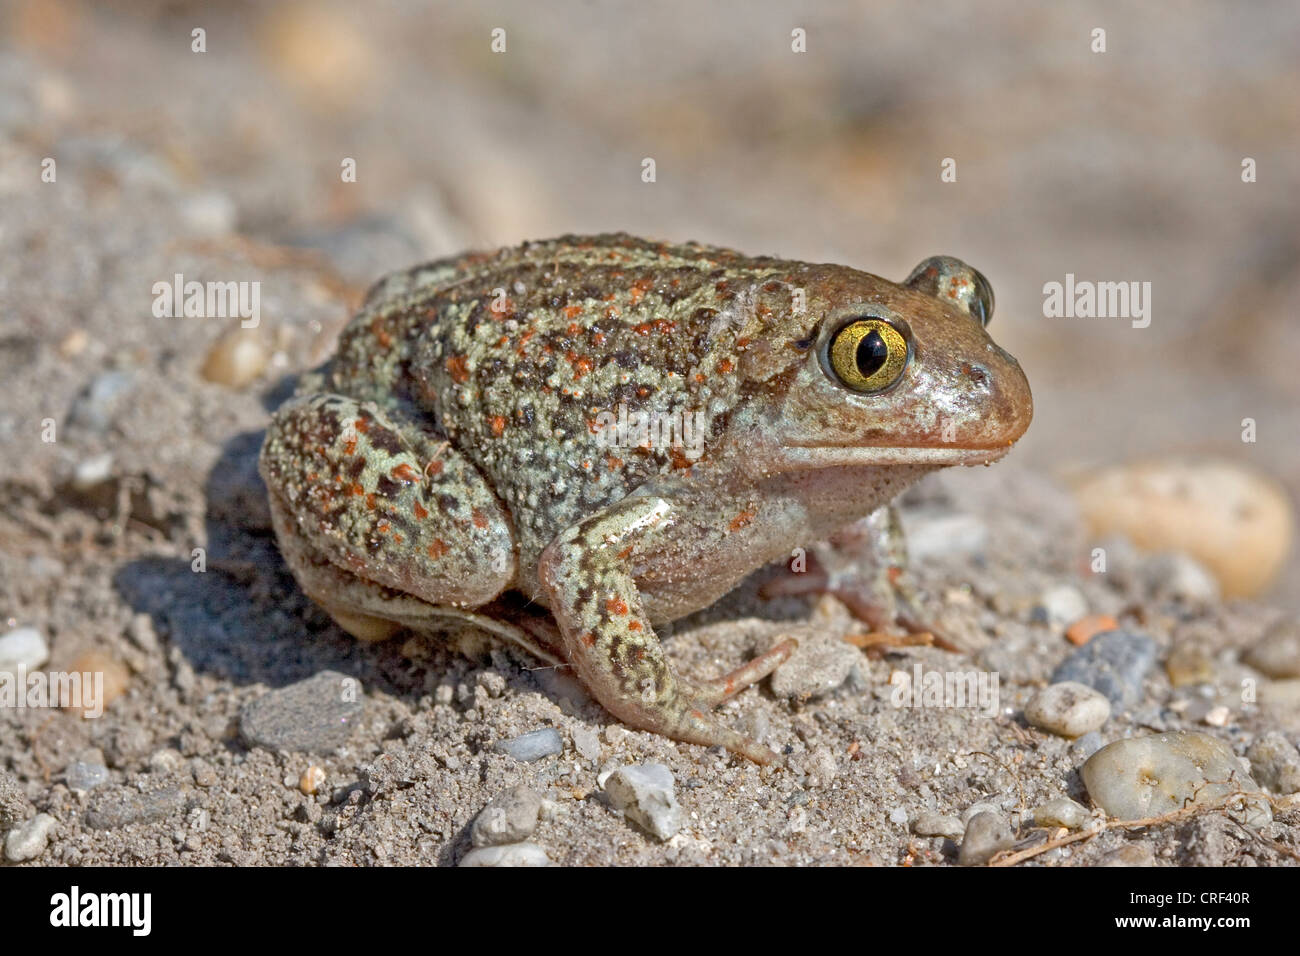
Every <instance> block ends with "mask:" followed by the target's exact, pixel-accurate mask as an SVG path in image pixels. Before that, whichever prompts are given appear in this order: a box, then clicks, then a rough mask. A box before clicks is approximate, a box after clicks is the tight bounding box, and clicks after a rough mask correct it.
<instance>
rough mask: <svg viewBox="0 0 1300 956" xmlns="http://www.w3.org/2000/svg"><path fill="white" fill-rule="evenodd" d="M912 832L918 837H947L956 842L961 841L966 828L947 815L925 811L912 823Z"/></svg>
mask: <svg viewBox="0 0 1300 956" xmlns="http://www.w3.org/2000/svg"><path fill="white" fill-rule="evenodd" d="M912 832H913V833H915V834H916V835H917V836H938V837H947V838H948V839H949V840H952V841H953V842H956V841H957V840H960V839H961V837H962V834H963V833H965V832H966V828H965V827H964V826H962V822H961V821H960V820H958V819H957V818H956V817H954V816H952V815H950V814H947V813H936V812H935V811H933V810H925V811H923V812H921V813H920V814H918V815H917V818H916V820H915V821H914V822H913V823H912Z"/></svg>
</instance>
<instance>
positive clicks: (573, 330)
mask: <svg viewBox="0 0 1300 956" xmlns="http://www.w3.org/2000/svg"><path fill="white" fill-rule="evenodd" d="M564 331H566V332H568V333H569V334H570V335H577V334H578V323H577V322H570V323H569V327H568V328H567V329H565V330H564Z"/></svg>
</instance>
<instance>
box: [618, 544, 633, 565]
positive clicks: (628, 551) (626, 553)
mask: <svg viewBox="0 0 1300 956" xmlns="http://www.w3.org/2000/svg"><path fill="white" fill-rule="evenodd" d="M630 557H632V545H630V544H629V545H628V546H627V547H626V548H624V549H623V550H622V551H620V552H619V553H618V559H619V560H620V561H626V560H627V559H628V558H630Z"/></svg>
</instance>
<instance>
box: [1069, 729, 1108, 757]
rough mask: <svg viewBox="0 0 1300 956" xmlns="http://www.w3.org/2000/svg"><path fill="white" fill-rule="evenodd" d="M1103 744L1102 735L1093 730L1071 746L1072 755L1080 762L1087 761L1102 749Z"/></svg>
mask: <svg viewBox="0 0 1300 956" xmlns="http://www.w3.org/2000/svg"><path fill="white" fill-rule="evenodd" d="M1101 743H1102V741H1101V734H1099V733H1097V731H1095V730H1093V731H1091V732H1089V733H1086V734H1084V735H1083V736H1082V737H1080V738H1079V739H1078V740H1076V741H1075V742H1074V743H1072V744H1070V753H1072V754H1073V755H1074V756H1075V757H1077V758H1079V759H1080V760H1087V759H1088V758H1089V757H1091V756H1092V755H1093V754H1095V753H1096V752H1097V751H1098V750H1100V749H1101Z"/></svg>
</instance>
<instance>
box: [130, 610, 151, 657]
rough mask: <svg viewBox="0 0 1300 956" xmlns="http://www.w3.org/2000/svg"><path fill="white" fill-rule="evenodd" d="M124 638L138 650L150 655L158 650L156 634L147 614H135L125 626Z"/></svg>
mask: <svg viewBox="0 0 1300 956" xmlns="http://www.w3.org/2000/svg"><path fill="white" fill-rule="evenodd" d="M126 636H127V637H129V638H130V639H131V642H132V643H133V644H135V646H136V647H138V648H140V650H142V651H145V652H146V653H149V654H152V653H154V652H155V651H157V650H158V634H157V633H156V632H155V631H154V629H153V619H152V618H150V617H149V615H148V614H136V615H134V616H133V617H132V618H131V623H130V624H128V625H127V626H126Z"/></svg>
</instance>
